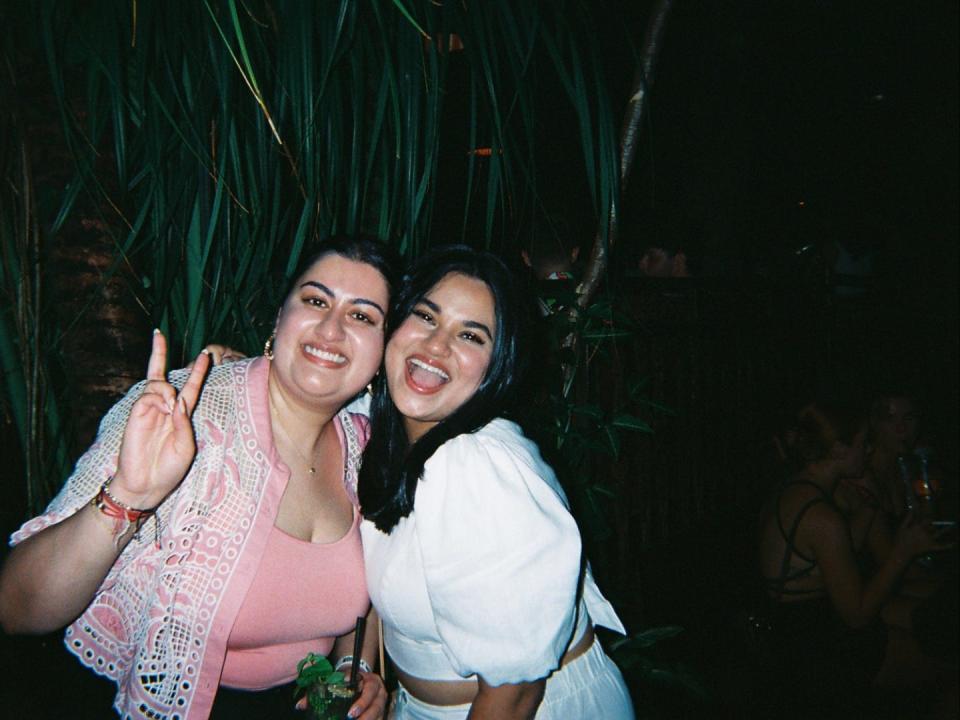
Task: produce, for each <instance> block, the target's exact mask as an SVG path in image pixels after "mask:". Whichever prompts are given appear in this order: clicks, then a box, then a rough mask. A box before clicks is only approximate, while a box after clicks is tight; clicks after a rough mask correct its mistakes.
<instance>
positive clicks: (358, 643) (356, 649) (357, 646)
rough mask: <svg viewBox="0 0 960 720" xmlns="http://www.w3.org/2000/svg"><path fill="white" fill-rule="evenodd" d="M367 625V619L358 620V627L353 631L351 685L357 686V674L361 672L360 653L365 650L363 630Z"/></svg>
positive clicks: (359, 618) (360, 618)
mask: <svg viewBox="0 0 960 720" xmlns="http://www.w3.org/2000/svg"><path fill="white" fill-rule="evenodd" d="M366 625H367V619H366V618H364V617H358V618H357V627H356V628H355V629H354V631H353V662H351V663H350V684H351V685H356V684H357V680H358V678H357V673H358V672H359V671H360V651H361V650H362V649H363V630H364V628H365V627H366Z"/></svg>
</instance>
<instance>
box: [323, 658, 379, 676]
mask: <svg viewBox="0 0 960 720" xmlns="http://www.w3.org/2000/svg"><path fill="white" fill-rule="evenodd" d="M357 664H358V665H359V666H360V669H361V670H363V672H366V673H372V672H373V668H372V667H370V665H369V664H368V663H367V661H366V660H364V659H363V658H360V662H359V663H357ZM344 665H353V655H344V656H343V657H342V658H340V659H339V660H337V661H336V662H335V663H334V664H333V669H334V670H339V669H340V668H341V667H343V666H344Z"/></svg>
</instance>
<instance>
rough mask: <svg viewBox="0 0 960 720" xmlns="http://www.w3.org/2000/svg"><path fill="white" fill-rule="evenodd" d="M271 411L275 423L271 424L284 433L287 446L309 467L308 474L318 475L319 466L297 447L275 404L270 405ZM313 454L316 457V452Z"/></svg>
mask: <svg viewBox="0 0 960 720" xmlns="http://www.w3.org/2000/svg"><path fill="white" fill-rule="evenodd" d="M270 411H271V413H270V414H271V416H272V418H273V422H272V423H271V424H272V425H275V426H276V427H278V428H280V432H282V433H283V438H284V440H286V441H287V445H289V446H290V447H291V448H293V451H294V452H295V453H296V454H297V455H299V456H300V459H301V460H303V463H304V465H306V466H307V472H309V473H310V475H311V476H313V475H316V474H317V466H316V465H314V464H313V463H311V462H310V460H308V459H307V457H306V456H305V455H304V454H303V453H302V452H300V449H299V448H298V447H297V446H296V444H295V443H294V442H293V440H291V439H290V435H288V434H287V429H286V428H285V427H283V424H282V423H281V422H280V419H279V418H278V417H277V413H276V411H275V410H274V407H273V403H270ZM313 454H314V455H316V450H314V451H313Z"/></svg>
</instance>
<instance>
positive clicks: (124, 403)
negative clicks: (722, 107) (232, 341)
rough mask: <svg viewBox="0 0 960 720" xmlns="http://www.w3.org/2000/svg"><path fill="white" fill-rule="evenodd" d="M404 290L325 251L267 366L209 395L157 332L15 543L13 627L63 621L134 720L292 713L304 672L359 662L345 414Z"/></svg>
mask: <svg viewBox="0 0 960 720" xmlns="http://www.w3.org/2000/svg"><path fill="white" fill-rule="evenodd" d="M392 280H393V270H392V263H391V260H390V257H389V255H388V250H387V249H386V247H385V246H384V245H382V244H381V243H379V242H377V241H375V240H371V239H364V238H359V239H352V238H337V239H334V240H331V241H329V242H328V243H326V245H325V246H323V247H322V249H321V250H320V252H319V253H318V254H316V255H315V256H314V257H313V258H311V259H310V261H309V262H308V263H306V264H305V266H304V270H303V271H302V272H301V273H299V274H298V275H297V279H296V281H295V282H294V285H293V288H292V290H291V291H290V292H289V294H288V295H287V297H286V300H285V302H284V304H283V306H282V307H281V308H280V311H279V313H278V315H277V322H276V328H275V331H274V334H273V335H271V337H270V339H269V340H268V341H267V345H266V347H265V351H264V356H263V357H258V358H254V359H252V360H243V361H240V362H234V363H229V364H226V365H221V366H219V367H216V368H213V369H212V370H210V372H209V376H208V377H206V379H205V375H207V370H208V368H209V365H210V358H209V355H208V354H205V353H204V354H201V355H200V356H199V357H198V358H197V360H196V361H195V362H194V364H193V367H192V369H191V370H189V371H187V370H184V371H177V372H173V373H171V374H170V377H169V380H168V379H167V375H166V372H165V365H166V340H165V339H164V337H163V335H161V334H160V333H159V332H156V333H155V334H154V339H153V350H152V352H151V355H150V362H149V367H148V371H147V379H146V380H145V381H144V382H141V383H139V384H138V385H136V386H135V387H134V388H133V389H132V390H131V391H130V392H129V393H128V394H127V396H126V397H125V398H124V399H123V400H121V401H120V402H119V403H117V405H116V406H114V408H113V409H112V410H111V411H110V412H109V413H108V414H107V416H106V418H105V419H104V421H103V423H102V424H101V427H100V431H99V434H98V437H97V440H96V442H95V443H94V445H93V446H92V447H91V448H90V449H89V450H88V451H87V452H86V453H85V454H84V456H83V457H82V458H81V459H80V461H79V462H78V463H77V466H76V469H75V470H74V473H73V475H72V476H71V477H70V478H69V480H68V481H67V482H66V483H65V485H64V487H63V489H62V490H61V492H60V494H59V495H58V496H57V497H56V498H55V499H54V500H53V502H52V503H51V504H50V506H49V507H48V508H47V511H46V513H45V514H44V515H41V516H40V517H38V518H35V519H33V520H31V521H29V522H28V523H26V524H25V525H24V526H23V527H22V528H21V529H20V530H19V531H17V532H16V533H15V534H14V535H13V537H12V540H11V542H12V544H14V545H15V546H16V547H14V548H13V550H12V551H11V552H10V555H9V558H8V560H7V562H6V564H5V566H4V568H3V571H2V574H0V622H2V625H3V628H4V630H6V631H7V632H18V633H44V632H49V631H51V630H54V629H56V628H58V627H63V626H64V625H68V627H67V630H66V638H65V643H66V645H67V647H68V649H69V650H70V651H71V652H73V653H74V654H75V655H77V657H78V658H79V659H80V661H81V662H82V663H83V664H84V665H86V666H87V667H89V668H90V669H92V670H93V671H94V672H96V673H99V674H100V675H103V676H105V677H107V678H109V679H111V680H113V681H114V682H115V683H116V684H117V694H116V698H115V701H114V707H115V709H116V710H117V711H118V712H119V713H120V714H121V715H122V716H123V717H125V718H126V717H154V718H168V719H169V720H174V719H177V718H179V719H181V720H182V719H185V718H190V719H194V718H200V719H202V718H207V717H221V716H222V717H231V718H248V717H249V718H280V717H284V716H286V715H293V713H294V710H293V704H294V699H293V692H292V689H291V688H292V685H291V683H292V681H293V680H294V676H295V674H296V666H297V662H298V661H299V660H300V659H301V658H302V657H304V656H305V655H306V654H307V653H308V652H313V653H318V654H329V653H331V652H332V653H333V656H334V657H335V658H339V657H342V656H345V655H347V654H348V653H350V652H351V650H352V646H353V638H352V630H353V628H354V626H355V622H356V619H357V617H358V616H363V615H365V614H366V613H367V611H368V609H369V599H368V595H367V588H366V583H365V577H364V570H363V554H362V550H361V543H360V533H359V523H360V514H359V510H358V507H357V496H356V480H357V474H358V470H359V460H360V454H361V452H362V449H363V446H364V444H365V442H366V438H367V434H368V431H367V422H366V420H365V418H363V417H361V416H356V415H352V414H351V413H348V412H346V411H345V410H342V409H341V408H342V407H343V406H344V405H345V404H346V403H347V402H348V401H349V400H350V399H352V398H353V397H354V396H355V395H357V394H358V393H359V392H360V391H361V390H362V389H363V388H364V387H365V386H366V385H367V384H368V383H369V382H370V380H371V379H372V378H373V376H374V373H375V372H376V371H377V368H378V367H379V365H380V360H381V357H382V354H383V344H384V332H385V329H386V323H387V317H386V311H387V308H388V304H389V301H390V292H391V290H392V284H393V283H392ZM368 636H369V638H368V639H369V641H368V642H367V643H365V647H364V652H363V657H364V660H365V662H364V663H362V664H361V668H363V669H364V672H363V673H362V680H361V683H362V693H361V695H360V697H359V699H358V700H357V702H356V703H355V704H354V706H353V707H352V708H351V711H350V716H351V717H359V718H363V720H373V719H374V718H379V717H381V716H382V714H383V711H384V707H385V704H386V691H385V689H384V686H383V682H382V680H381V679H380V678H379V677H378V676H377V675H375V674H373V673H371V672H367V670H368V669H369V667H370V666H371V665H373V662H374V655H375V648H374V647H372V646H373V645H375V644H376V635H375V634H374V633H368ZM346 662H347V661H346V660H345V661H344V663H342V664H346ZM337 664H338V665H339V664H341V663H337Z"/></svg>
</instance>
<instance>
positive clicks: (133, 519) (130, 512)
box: [90, 475, 160, 546]
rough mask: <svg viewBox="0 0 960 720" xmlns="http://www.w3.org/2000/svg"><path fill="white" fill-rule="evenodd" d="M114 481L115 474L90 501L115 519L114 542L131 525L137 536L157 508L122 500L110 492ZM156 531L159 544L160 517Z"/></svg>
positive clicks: (117, 541) (107, 515)
mask: <svg viewBox="0 0 960 720" xmlns="http://www.w3.org/2000/svg"><path fill="white" fill-rule="evenodd" d="M112 482H113V476H112V475H111V476H110V477H108V478H107V480H106V482H104V483H103V485H101V486H100V491H99V492H98V493H97V494H96V496H95V497H94V498H93V500H91V501H90V504H91V505H93V506H94V507H95V508H96V509H97V510H99V511H100V513H101V514H103V515H105V516H106V517H108V518H111V519H112V520H113V521H114V526H113V535H114V542H116V543H119V542H120V538H121V537H123V535H124V534H125V533H126V532H127V530H129V529H130V526H131V525H133V526H134V533H133V534H134V537H137V535H138V533H139V532H140V527H141V526H142V525H143V523H144V522H145V521H146V520H147V518H149V517H151V516H152V515H155V514H156V512H157V508H155V507H153V508H150V509H148V510H141V509H140V508H134V507H130V506H129V505H127V504H126V503H123V502H120V501H119V500H117V499H116V498H115V497H114V496H113V495H111V494H110V489H109V488H110V483H112ZM154 529H155V532H156V542H157V545H158V546H159V544H160V519H159V518H158V519H157V523H156V525H155V527H154Z"/></svg>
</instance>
